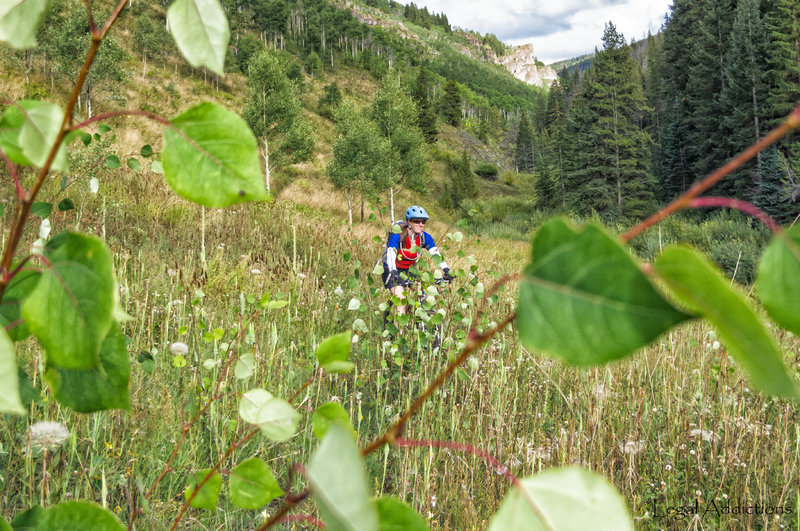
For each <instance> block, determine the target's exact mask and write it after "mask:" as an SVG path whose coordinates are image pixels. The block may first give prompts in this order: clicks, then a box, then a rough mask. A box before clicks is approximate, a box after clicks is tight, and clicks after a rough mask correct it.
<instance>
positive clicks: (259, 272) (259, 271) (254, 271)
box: [250, 269, 261, 275]
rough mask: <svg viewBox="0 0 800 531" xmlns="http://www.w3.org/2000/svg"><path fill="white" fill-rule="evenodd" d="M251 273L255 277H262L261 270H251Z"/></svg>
mask: <svg viewBox="0 0 800 531" xmlns="http://www.w3.org/2000/svg"><path fill="white" fill-rule="evenodd" d="M250 273H252V274H254V275H260V274H261V270H260V269H251V270H250Z"/></svg>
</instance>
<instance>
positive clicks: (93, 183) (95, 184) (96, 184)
mask: <svg viewBox="0 0 800 531" xmlns="http://www.w3.org/2000/svg"><path fill="white" fill-rule="evenodd" d="M98 190H100V181H98V180H97V177H92V179H91V180H90V181H89V191H90V192H92V193H93V194H96V193H97V191H98Z"/></svg>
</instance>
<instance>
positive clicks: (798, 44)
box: [764, 0, 800, 140]
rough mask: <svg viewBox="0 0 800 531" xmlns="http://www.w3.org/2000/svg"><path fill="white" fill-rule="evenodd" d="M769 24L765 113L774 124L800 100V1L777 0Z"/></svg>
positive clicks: (771, 124) (768, 123) (769, 122)
mask: <svg viewBox="0 0 800 531" xmlns="http://www.w3.org/2000/svg"><path fill="white" fill-rule="evenodd" d="M766 25H767V31H768V35H769V44H768V51H767V54H766V55H767V70H766V72H765V73H764V79H765V82H766V84H767V87H768V94H767V96H766V109H765V114H766V117H767V125H768V126H769V127H770V128H771V127H774V126H775V125H777V124H778V123H779V122H780V121H781V120H783V119H784V118H785V117H786V115H788V114H789V113H790V112H791V111H792V109H793V108H794V107H795V105H797V102H800V3H798V2H797V1H796V0H775V4H774V7H773V8H772V10H771V11H770V14H769V15H768V17H767V21H766ZM794 138H796V136H795V137H794ZM792 140H793V139H792Z"/></svg>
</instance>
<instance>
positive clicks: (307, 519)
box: [275, 514, 325, 529]
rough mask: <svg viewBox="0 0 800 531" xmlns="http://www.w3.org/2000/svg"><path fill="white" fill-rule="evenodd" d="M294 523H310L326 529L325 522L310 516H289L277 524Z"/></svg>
mask: <svg viewBox="0 0 800 531" xmlns="http://www.w3.org/2000/svg"><path fill="white" fill-rule="evenodd" d="M292 522H308V523H310V524H312V525H315V526H317V527H319V528H321V529H324V528H325V522H323V521H322V520H320V519H318V518H314V517H313V516H311V515H310V514H289V515H286V516H284V517H282V518H281V519H280V520H278V521H277V522H275V523H276V524H288V523H292Z"/></svg>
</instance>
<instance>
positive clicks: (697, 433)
mask: <svg viewBox="0 0 800 531" xmlns="http://www.w3.org/2000/svg"><path fill="white" fill-rule="evenodd" d="M689 437H692V438H695V437H701V438H702V439H703V440H704V441H708V442H714V441H715V440H716V438H717V435H716V434H715V433H714V432H713V431H708V430H701V429H699V428H697V429H694V430H692V431H690V432H689Z"/></svg>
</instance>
